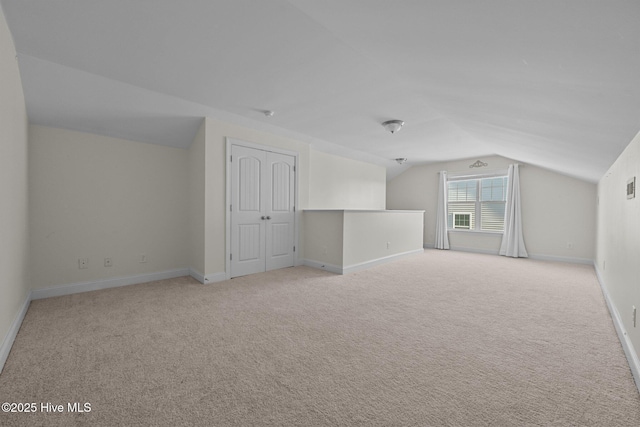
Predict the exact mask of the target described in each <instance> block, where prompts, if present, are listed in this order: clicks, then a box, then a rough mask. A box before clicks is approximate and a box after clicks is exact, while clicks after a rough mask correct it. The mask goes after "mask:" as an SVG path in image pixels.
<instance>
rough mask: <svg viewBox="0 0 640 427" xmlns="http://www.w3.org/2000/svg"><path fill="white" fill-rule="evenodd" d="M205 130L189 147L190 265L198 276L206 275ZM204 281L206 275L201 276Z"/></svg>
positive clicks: (203, 127) (203, 128)
mask: <svg viewBox="0 0 640 427" xmlns="http://www.w3.org/2000/svg"><path fill="white" fill-rule="evenodd" d="M205 130H206V120H204V119H203V120H202V125H200V130H199V131H198V134H197V135H196V137H195V138H194V140H193V142H192V143H191V147H189V189H188V191H189V267H190V268H191V269H192V270H195V273H196V274H197V275H198V276H204V274H205V273H204V271H205V269H204V259H205V253H204V235H205V234H204V223H205V189H206V164H205ZM199 280H201V281H202V282H204V277H199Z"/></svg>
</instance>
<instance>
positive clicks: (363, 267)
mask: <svg viewBox="0 0 640 427" xmlns="http://www.w3.org/2000/svg"><path fill="white" fill-rule="evenodd" d="M422 252H424V249H415V250H412V251H407V252H401V253H399V254H395V255H389V256H385V257H382V258H378V259H373V260H371V261H365V262H361V263H359V264H353V265H349V266H347V267H343V268H342V274H349V273H354V272H356V271H361V270H366V269H367V268H371V267H375V266H376V265H380V264H386V263H388V262H391V261H395V260H397V259H400V258H404V257H407V256H410V255H415V254H419V253H420V254H421V253H422Z"/></svg>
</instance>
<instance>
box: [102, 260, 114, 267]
mask: <svg viewBox="0 0 640 427" xmlns="http://www.w3.org/2000/svg"><path fill="white" fill-rule="evenodd" d="M104 266H105V267H111V266H113V260H112V259H111V258H105V259H104Z"/></svg>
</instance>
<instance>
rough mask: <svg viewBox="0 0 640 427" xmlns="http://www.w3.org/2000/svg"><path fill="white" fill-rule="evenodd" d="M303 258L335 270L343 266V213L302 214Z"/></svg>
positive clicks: (340, 211)
mask: <svg viewBox="0 0 640 427" xmlns="http://www.w3.org/2000/svg"><path fill="white" fill-rule="evenodd" d="M304 234H305V247H304V254H305V258H306V259H307V260H309V261H313V262H316V263H318V264H327V265H330V266H332V267H336V268H337V269H339V268H342V267H343V266H344V259H343V249H344V211H342V210H335V211H324V212H312V211H311V212H310V211H305V212H304Z"/></svg>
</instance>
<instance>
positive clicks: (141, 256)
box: [140, 254, 147, 263]
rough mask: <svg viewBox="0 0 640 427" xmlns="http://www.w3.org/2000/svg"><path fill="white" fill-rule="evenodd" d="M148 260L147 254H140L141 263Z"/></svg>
mask: <svg viewBox="0 0 640 427" xmlns="http://www.w3.org/2000/svg"><path fill="white" fill-rule="evenodd" d="M145 262H147V254H140V263H145Z"/></svg>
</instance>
